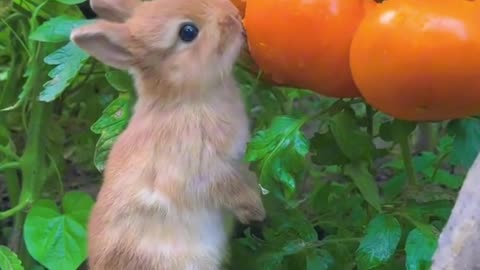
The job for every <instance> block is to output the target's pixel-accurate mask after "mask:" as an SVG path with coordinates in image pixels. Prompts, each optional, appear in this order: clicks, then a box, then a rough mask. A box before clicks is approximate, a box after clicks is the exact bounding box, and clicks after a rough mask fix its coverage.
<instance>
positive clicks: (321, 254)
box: [306, 249, 335, 270]
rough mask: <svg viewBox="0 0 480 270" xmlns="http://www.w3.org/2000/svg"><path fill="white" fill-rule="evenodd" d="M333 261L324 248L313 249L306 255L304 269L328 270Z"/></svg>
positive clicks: (331, 266)
mask: <svg viewBox="0 0 480 270" xmlns="http://www.w3.org/2000/svg"><path fill="white" fill-rule="evenodd" d="M334 264H335V261H334V259H333V257H332V255H331V254H330V253H329V252H328V251H326V250H325V249H320V250H315V252H312V253H311V254H309V255H308V256H307V269H306V270H329V269H332V268H333V266H334Z"/></svg>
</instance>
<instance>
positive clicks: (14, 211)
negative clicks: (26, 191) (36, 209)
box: [0, 201, 30, 220]
mask: <svg viewBox="0 0 480 270" xmlns="http://www.w3.org/2000/svg"><path fill="white" fill-rule="evenodd" d="M29 203H30V202H29V201H23V202H20V203H19V204H17V205H16V206H15V207H13V208H10V209H8V210H7V211H3V212H0V220H2V219H6V218H9V217H11V216H13V215H15V214H17V213H18V212H20V211H22V210H23V209H24V208H25V207H26V206H27V205H28V204H29Z"/></svg>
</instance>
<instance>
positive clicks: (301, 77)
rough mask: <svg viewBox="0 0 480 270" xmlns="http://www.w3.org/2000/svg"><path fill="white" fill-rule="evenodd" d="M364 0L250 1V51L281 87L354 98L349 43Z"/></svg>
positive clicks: (359, 18)
mask: <svg viewBox="0 0 480 270" xmlns="http://www.w3.org/2000/svg"><path fill="white" fill-rule="evenodd" d="M363 15H364V0H310V1H305V0H251V1H249V2H248V4H247V9H246V14H245V19H244V24H245V28H246V30H247V36H248V45H249V50H250V53H251V55H252V57H253V59H254V60H255V62H256V64H257V65H258V66H259V68H260V69H261V70H262V71H263V72H265V73H266V74H267V76H268V77H271V78H272V80H273V81H274V82H275V83H277V84H280V85H288V86H294V87H299V88H307V89H311V90H313V91H316V92H318V93H320V94H322V95H326V96H331V97H357V96H359V95H360V93H359V92H358V90H357V88H356V86H355V84H354V82H353V79H352V75H351V71H350V66H349V51H350V44H351V40H352V38H353V34H354V33H355V31H356V29H357V27H358V25H359V23H360V21H361V19H362V18H363Z"/></svg>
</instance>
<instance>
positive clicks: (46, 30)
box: [29, 0, 91, 42]
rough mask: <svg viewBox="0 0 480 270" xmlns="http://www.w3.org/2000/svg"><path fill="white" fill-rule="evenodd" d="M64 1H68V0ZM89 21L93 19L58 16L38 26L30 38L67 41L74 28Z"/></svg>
mask: <svg viewBox="0 0 480 270" xmlns="http://www.w3.org/2000/svg"><path fill="white" fill-rule="evenodd" d="M64 1H67V2H68V0H64ZM82 2H83V0H82ZM87 23H91V21H90V20H79V19H76V18H72V17H67V16H58V17H55V18H53V19H50V20H48V21H46V22H44V23H43V24H42V25H40V26H39V27H37V28H36V29H35V30H34V31H33V32H32V33H30V36H29V38H30V39H32V40H36V41H41V42H67V41H69V40H70V33H71V32H72V30H73V29H75V28H77V27H79V26H82V25H85V24H87Z"/></svg>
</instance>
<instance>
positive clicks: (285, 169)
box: [246, 116, 309, 191]
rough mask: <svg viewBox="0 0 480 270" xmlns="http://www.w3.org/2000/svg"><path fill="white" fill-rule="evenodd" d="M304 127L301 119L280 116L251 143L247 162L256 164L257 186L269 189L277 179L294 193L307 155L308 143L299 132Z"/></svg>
mask: <svg viewBox="0 0 480 270" xmlns="http://www.w3.org/2000/svg"><path fill="white" fill-rule="evenodd" d="M303 124H304V121H303V120H302V119H294V118H290V117H287V116H279V117H276V118H275V119H273V121H272V124H271V126H270V127H269V128H268V129H266V130H260V131H258V132H257V133H256V135H255V136H254V138H253V139H252V140H251V141H250V143H249V144H248V150H247V155H246V158H247V160H248V161H250V162H254V161H256V162H259V165H260V177H259V178H260V183H262V184H263V185H266V186H267V187H268V186H269V185H270V184H271V181H272V180H273V179H278V180H279V181H280V182H281V183H282V184H283V185H284V186H285V187H287V188H288V190H290V191H293V190H295V185H296V184H295V176H296V175H298V174H299V173H300V172H301V171H302V170H303V167H304V163H305V156H306V155H307V153H308V151H309V141H308V140H307V139H306V138H305V135H304V134H303V132H302V131H301V130H300V128H301V127H302V125H303Z"/></svg>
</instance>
